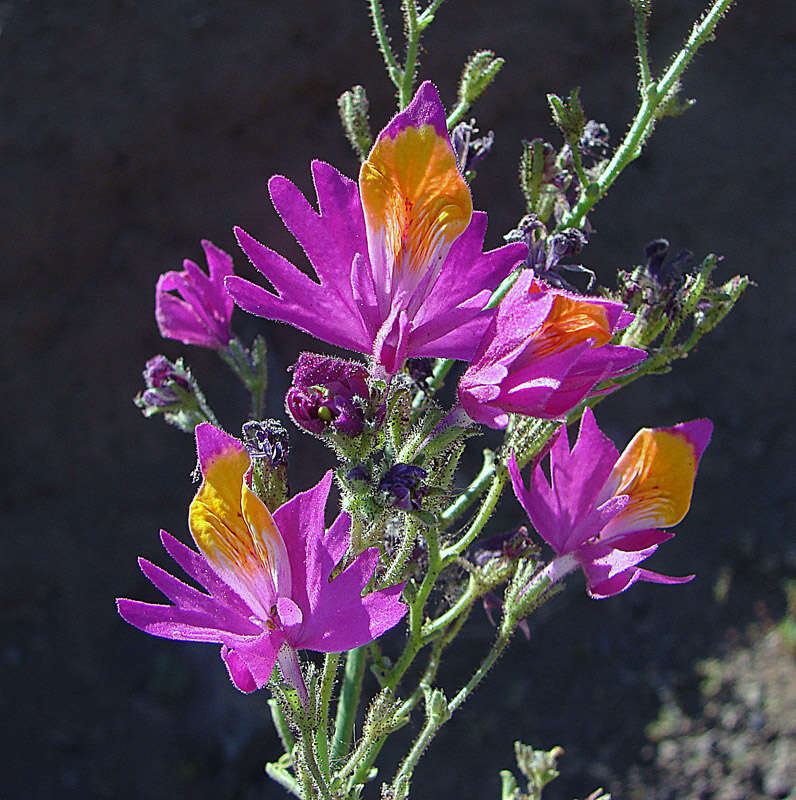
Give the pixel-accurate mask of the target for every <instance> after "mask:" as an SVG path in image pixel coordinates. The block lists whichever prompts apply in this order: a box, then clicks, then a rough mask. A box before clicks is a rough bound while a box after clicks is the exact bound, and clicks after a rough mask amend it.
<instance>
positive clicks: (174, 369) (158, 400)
mask: <svg viewBox="0 0 796 800" xmlns="http://www.w3.org/2000/svg"><path fill="white" fill-rule="evenodd" d="M143 376H144V383H145V384H146V387H147V388H146V391H144V392H143V394H142V395H141V402H142V403H143V404H144V405H147V406H155V407H158V408H165V407H166V406H171V405H174V404H175V403H179V402H180V395H179V392H178V391H177V389H178V388H180V389H185V390H188V388H189V383H188V380H187V375H186V373H185V371H184V370H183V369H181V367H180V365H179V364H172V362H171V361H169V360H168V359H167V358H166V356H163V355H157V356H153V357H152V358H150V359H149V361H147V362H146V365H145V366H144V372H143Z"/></svg>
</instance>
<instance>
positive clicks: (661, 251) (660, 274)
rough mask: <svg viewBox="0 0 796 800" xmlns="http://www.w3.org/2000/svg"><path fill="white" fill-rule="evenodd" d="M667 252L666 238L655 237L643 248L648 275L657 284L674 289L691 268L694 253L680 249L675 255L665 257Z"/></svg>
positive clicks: (667, 243)
mask: <svg viewBox="0 0 796 800" xmlns="http://www.w3.org/2000/svg"><path fill="white" fill-rule="evenodd" d="M668 254H669V242H668V241H667V240H666V239H655V240H653V241H651V242H650V243H649V244H648V245H647V246H646V247H645V248H644V255H645V256H646V258H647V272H648V273H649V275H650V276H651V277H652V278H654V280H655V282H656V283H657V284H658V285H659V286H661V287H664V288H667V289H676V288H678V287H679V286H680V284H681V283H682V282H683V278H684V277H685V276H686V275H687V274H688V273H689V272H690V271H691V269H692V268H693V264H694V254H693V253H692V252H691V251H690V250H680V251H679V252H678V253H677V255H676V256H674V257H673V258H668V259H667V256H668Z"/></svg>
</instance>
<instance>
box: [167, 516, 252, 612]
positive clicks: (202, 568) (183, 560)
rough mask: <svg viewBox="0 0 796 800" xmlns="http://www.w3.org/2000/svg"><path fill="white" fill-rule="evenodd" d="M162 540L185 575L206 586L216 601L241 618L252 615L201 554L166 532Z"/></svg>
mask: <svg viewBox="0 0 796 800" xmlns="http://www.w3.org/2000/svg"><path fill="white" fill-rule="evenodd" d="M160 540H161V542H163V547H165V548H166V552H168V554H169V555H170V556H171V557H172V558H173V559H174V560H175V561H176V562H177V563H178V564H179V565H180V566H181V567H182V568H183V569H184V570H185V573H186V574H187V575H189V576H190V577H191V578H193V579H194V580H195V581H198V582H199V583H200V584H201V585H202V586H204V588H205V589H207V591H208V592H210V594H211V595H212V596H213V597H214V598H215V599H216V601H218V602H219V603H223V604H224V605H225V606H227V607H228V608H229V609H231V610H232V611H234V612H235V613H237V614H239V615H241V616H244V617H248V616H249V615H250V614H251V610H250V609H249V607H248V606H247V605H246V604H245V603H244V602H243V600H241V599H240V597H238V595H237V594H236V593H235V592H233V591H232V589H231V588H230V587H229V586H227V584H226V583H224V581H222V580H221V578H219V577H218V575H216V573H215V572H214V571H213V569H212V568H211V567H210V565H209V564H208V563H207V561H206V560H205V557H204V556H203V555H201V553H197V552H196V551H194V550H192V549H191V548H190V547H187V546H186V545H184V544H183V543H182V542H181V541H180V540H179V539H175V538H174V537H173V536H171V535H170V534H168V533H166V531H161V532H160Z"/></svg>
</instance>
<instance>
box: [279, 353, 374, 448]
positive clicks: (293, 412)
mask: <svg viewBox="0 0 796 800" xmlns="http://www.w3.org/2000/svg"><path fill="white" fill-rule="evenodd" d="M367 379H368V372H367V370H366V369H365V367H364V365H362V364H358V363H356V362H354V361H342V360H341V359H339V358H331V357H329V356H322V355H316V354H314V353H302V354H301V355H300V356H299V359H298V361H297V362H296V364H295V365H294V366H293V385H292V386H291V387H290V389H288V392H287V396H286V398H285V403H286V406H287V411H288V414H290V417H291V419H292V420H293V421H294V422H295V423H296V425H298V426H299V427H300V428H304V430H306V431H309V432H310V433H314V434H316V435H320V434H322V433H324V432H325V431H327V430H332V431H334V432H336V433H341V434H343V435H344V436H349V437H353V436H359V435H360V434H361V433H362V432H363V431H364V429H365V423H366V422H378V417H379V416H380V409H374V408H372V405H371V398H370V389H369V388H368V382H367Z"/></svg>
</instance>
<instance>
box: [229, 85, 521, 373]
mask: <svg viewBox="0 0 796 800" xmlns="http://www.w3.org/2000/svg"><path fill="white" fill-rule="evenodd" d="M312 175H313V179H314V182H315V191H316V194H317V196H318V211H315V209H313V208H312V207H311V206H310V204H309V203H308V202H307V200H306V198H305V197H304V195H303V194H302V193H301V192H300V191H299V190H298V189H297V188H296V187H295V186H294V185H293V184H292V183H291V182H290V181H289V180H287V178H284V177H281V176H278V175H277V176H274V177H273V178H271V180H270V182H269V185H268V186H269V191H270V194H271V200H272V201H273V204H274V207H275V208H276V210H277V211H278V212H279V215H280V216H281V217H282V220H283V221H284V223H285V225H287V227H288V228H289V229H290V231H291V232H292V233H293V235H294V236H295V237H296V239H297V240H298V242H299V244H301V246H302V247H303V248H304V251H305V252H306V254H307V256H308V258H309V260H310V262H311V264H312V266H313V269H314V270H315V273H316V275H317V277H318V282H316V281H314V280H312V279H311V278H310V277H308V276H307V275H305V274H304V273H303V272H302V271H301V270H300V269H298V268H297V267H296V266H294V265H293V264H291V263H290V262H289V261H287V260H286V259H284V258H282V256H280V255H278V254H277V253H275V252H274V251H273V250H271V249H269V248H268V247H266V246H264V245H262V244H260V243H259V242H258V241H256V240H255V239H253V238H252V237H251V236H249V235H248V234H247V233H245V232H244V231H242V230H240V229H238V230H236V233H237V236H238V241H239V242H240V245H241V247H242V248H243V250H244V251H245V253H246V254H247V255H248V257H249V258H250V259H251V261H252V263H253V264H254V266H255V267H256V268H257V269H258V270H259V271H260V272H261V273H262V274H263V275H264V276H265V278H267V279H268V281H269V282H270V283H271V285H272V286H273V288H274V290H275V291H276V294H273V293H272V292H269V291H267V290H266V289H264V288H262V287H260V286H257V285H255V284H253V283H250V282H249V281H247V280H244V279H243V278H240V277H237V276H231V277H229V278H227V281H226V286H227V290H228V291H229V293H230V294H231V295H232V297H233V298H234V299H235V302H236V303H237V304H238V305H239V306H240V307H241V308H243V309H244V310H246V311H249V312H251V313H253V314H257V315H258V316H261V317H266V318H268V319H274V320H280V321H282V322H287V323H289V324H291V325H293V326H295V327H296V328H299V329H300V330H302V331H306V332H307V333H309V334H311V335H313V336H315V337H317V338H318V339H322V340H323V341H326V342H329V343H330V344H335V345H339V346H340V347H345V348H348V349H349V350H355V351H357V352H360V353H365V354H367V355H372V356H373V358H374V360H375V363H376V364H377V365H378V370H377V371H378V372H380V373H382V374H383V375H391V374H394V373H395V372H397V371H398V370H400V369H401V367H402V366H403V363H404V361H405V360H406V359H407V358H410V357H422V356H439V357H444V358H457V359H462V360H465V361H467V360H469V359H470V358H471V357H472V355H473V352H474V351H475V347H476V345H477V343H478V340H479V339H480V337H481V334H482V333H483V332H484V330H485V328H486V326H487V325H488V324H489V320H490V318H491V317H492V316H493V314H494V311H491V310H484V306H485V305H486V303H487V301H488V300H489V297H490V295H491V293H492V291H493V290H494V289H495V288H496V287H497V286H498V285H499V284H500V282H501V281H502V280H503V278H505V277H506V276H507V275H508V274H509V272H511V270H512V269H513V267H514V266H515V265H517V264H518V263H519V262H521V261H522V259H523V258H525V255H526V252H527V250H526V248H525V246H524V245H522V244H512V245H506V246H504V247H501V248H499V249H497V250H493V251H491V252H488V253H483V252H482V246H483V238H484V234H485V232H486V214H484V213H482V212H473V210H472V198H471V196H470V190H469V188H468V187H467V184H466V182H465V181H464V179H463V178H462V175H461V173H460V172H459V169H458V167H457V165H456V158H455V154H454V152H453V148H452V147H451V142H450V138H449V137H448V132H447V126H446V122H445V110H444V108H443V106H442V103H441V102H440V99H439V95H438V94H437V90H436V89H435V88H434V86H433V84H431V83H429V82H428V81H427V82H425V83H423V84H422V85H421V86H420V88H419V89H418V91H417V94H416V95H415V97H414V99H413V100H412V102H411V103H410V104H409V106H407V108H406V109H405V110H404V111H402V112H400V113H399V114H397V115H396V116H395V117H394V118H393V119H392V121H391V122H390V123H389V124H388V125H387V127H386V128H384V130H382V131H381V133H380V134H379V136H378V138H377V139H376V143H375V144H374V146H373V149H372V150H371V152H370V154H369V156H368V158H367V160H366V161H365V162H364V163H363V164H362V168H361V170H360V174H359V183H358V184H357V183H356V182H354V181H352V180H349V179H348V178H346V177H344V176H343V175H341V174H340V173H339V172H338V171H337V170H335V169H334V168H333V167H331V166H330V165H328V164H325V163H323V162H320V161H314V162H313V164H312Z"/></svg>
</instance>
